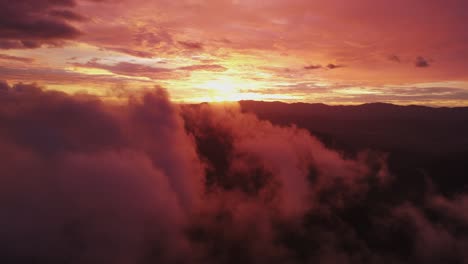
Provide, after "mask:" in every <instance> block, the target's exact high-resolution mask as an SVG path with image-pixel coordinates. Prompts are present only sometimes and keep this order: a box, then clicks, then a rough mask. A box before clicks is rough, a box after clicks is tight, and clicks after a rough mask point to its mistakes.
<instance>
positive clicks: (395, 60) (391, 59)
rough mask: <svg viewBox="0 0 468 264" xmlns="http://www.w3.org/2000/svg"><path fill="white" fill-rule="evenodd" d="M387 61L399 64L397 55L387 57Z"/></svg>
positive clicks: (399, 60)
mask: <svg viewBox="0 0 468 264" xmlns="http://www.w3.org/2000/svg"><path fill="white" fill-rule="evenodd" d="M388 60H390V61H393V62H398V63H400V62H401V59H400V57H398V56H397V55H390V56H388Z"/></svg>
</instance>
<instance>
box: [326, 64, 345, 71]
mask: <svg viewBox="0 0 468 264" xmlns="http://www.w3.org/2000/svg"><path fill="white" fill-rule="evenodd" d="M342 67H344V66H343V65H339V64H333V63H330V64H328V65H327V68H328V69H330V70H334V69H337V68H342Z"/></svg>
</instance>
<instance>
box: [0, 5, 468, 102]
mask: <svg viewBox="0 0 468 264" xmlns="http://www.w3.org/2000/svg"><path fill="white" fill-rule="evenodd" d="M0 5H1V6H2V8H1V10H0V80H5V81H7V82H9V83H17V82H25V83H31V82H35V83H37V84H39V85H41V86H44V87H46V88H47V89H57V90H62V91H65V92H69V93H75V92H86V93H92V94H97V95H100V96H102V97H109V98H113V97H115V96H118V95H119V94H120V93H122V92H128V91H130V92H131V91H138V90H140V89H142V88H149V87H154V86H155V85H158V86H162V87H165V88H167V89H168V90H169V92H170V94H171V96H172V98H173V99H174V100H176V101H182V102H200V101H222V100H239V99H255V100H280V101H304V102H323V103H328V104H337V103H338V104H349V103H365V102H376V101H379V102H390V103H399V104H413V103H416V104H423V105H448V106H453V105H467V103H468V30H466V25H468V16H467V15H466V11H467V10H468V2H467V1H466V0H445V1H442V0H411V1H407V0H395V1H380V0H353V1H351V0H268V1H266V0H263V1H260V0H258V1H254V0H250V1H248V0H229V1H228V0H216V1H215V0H180V1H173V0H147V1H143V0H114V1H112V0H22V1H11V0H0Z"/></svg>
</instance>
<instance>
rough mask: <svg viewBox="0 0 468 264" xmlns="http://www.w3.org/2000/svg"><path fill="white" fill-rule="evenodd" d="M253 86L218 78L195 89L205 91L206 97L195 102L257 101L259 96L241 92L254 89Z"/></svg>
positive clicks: (243, 82)
mask: <svg viewBox="0 0 468 264" xmlns="http://www.w3.org/2000/svg"><path fill="white" fill-rule="evenodd" d="M254 86H255V84H253V83H248V82H245V81H242V80H239V79H234V78H232V77H226V76H224V77H219V78H217V79H214V80H209V81H207V82H204V83H202V84H200V85H197V86H196V87H197V88H201V89H206V90H207V95H206V96H204V97H203V98H197V101H205V102H232V101H240V100H256V99H257V100H258V99H261V96H262V95H261V94H257V93H244V92H242V91H241V90H243V89H244V90H248V89H252V88H254Z"/></svg>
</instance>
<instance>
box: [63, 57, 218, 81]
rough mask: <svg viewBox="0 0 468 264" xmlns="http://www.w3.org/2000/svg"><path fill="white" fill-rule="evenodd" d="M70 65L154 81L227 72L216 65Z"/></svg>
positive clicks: (90, 63)
mask: <svg viewBox="0 0 468 264" xmlns="http://www.w3.org/2000/svg"><path fill="white" fill-rule="evenodd" d="M71 65H73V66H75V67H82V68H95V69H104V70H108V71H110V72H112V73H115V74H119V75H126V76H134V77H148V78H151V79H154V80H157V79H170V78H176V77H181V76H186V74H187V72H192V71H212V72H223V71H226V70H227V69H226V68H225V67H223V66H221V65H217V64H198V65H190V66H183V67H178V68H164V67H154V66H149V65H143V64H138V63H131V62H119V63H117V64H113V65H109V64H104V63H100V62H98V61H97V60H91V61H88V62H87V63H71Z"/></svg>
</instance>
